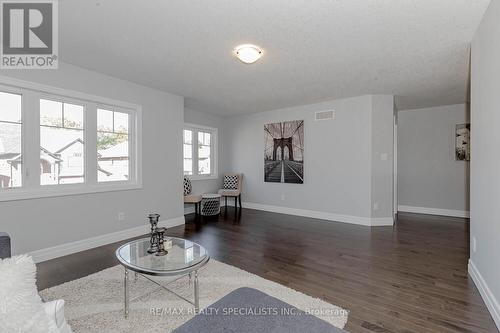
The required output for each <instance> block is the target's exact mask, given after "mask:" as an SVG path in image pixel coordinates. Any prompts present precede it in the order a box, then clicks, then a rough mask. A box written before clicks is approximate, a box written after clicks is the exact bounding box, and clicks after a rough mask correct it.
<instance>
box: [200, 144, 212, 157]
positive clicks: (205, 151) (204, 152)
mask: <svg viewBox="0 0 500 333" xmlns="http://www.w3.org/2000/svg"><path fill="white" fill-rule="evenodd" d="M198 157H199V158H200V159H201V158H208V157H210V146H198Z"/></svg>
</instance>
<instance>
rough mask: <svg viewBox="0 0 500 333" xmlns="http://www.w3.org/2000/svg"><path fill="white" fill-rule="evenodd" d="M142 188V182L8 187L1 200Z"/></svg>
mask: <svg viewBox="0 0 500 333" xmlns="http://www.w3.org/2000/svg"><path fill="white" fill-rule="evenodd" d="M138 189H142V184H137V183H115V184H111V183H109V184H96V185H85V186H78V185H52V187H51V185H47V187H40V188H36V189H22V188H18V189H8V190H2V191H0V202H2V201H16V200H27V199H38V198H51V197H63V196H71V195H82V194H92V193H101V192H114V191H129V190H138Z"/></svg>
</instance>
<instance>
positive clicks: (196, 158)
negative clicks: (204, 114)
mask: <svg viewBox="0 0 500 333" xmlns="http://www.w3.org/2000/svg"><path fill="white" fill-rule="evenodd" d="M183 137H184V142H183V146H184V175H186V176H189V178H191V179H207V178H217V151H216V149H217V129H216V128H209V127H204V126H198V125H186V126H185V127H184V135H183Z"/></svg>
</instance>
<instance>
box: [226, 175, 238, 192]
mask: <svg viewBox="0 0 500 333" xmlns="http://www.w3.org/2000/svg"><path fill="white" fill-rule="evenodd" d="M223 188H224V189H225V190H237V189H238V176H237V175H234V176H224V185H223Z"/></svg>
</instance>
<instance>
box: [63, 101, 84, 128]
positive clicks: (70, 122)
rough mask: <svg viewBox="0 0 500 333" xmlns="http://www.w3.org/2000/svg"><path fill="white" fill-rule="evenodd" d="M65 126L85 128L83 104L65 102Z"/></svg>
mask: <svg viewBox="0 0 500 333" xmlns="http://www.w3.org/2000/svg"><path fill="white" fill-rule="evenodd" d="M64 127H68V128H79V129H83V106H81V105H76V104H69V103H64Z"/></svg>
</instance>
